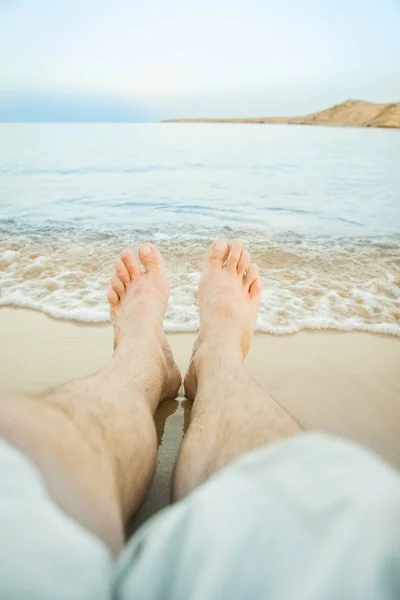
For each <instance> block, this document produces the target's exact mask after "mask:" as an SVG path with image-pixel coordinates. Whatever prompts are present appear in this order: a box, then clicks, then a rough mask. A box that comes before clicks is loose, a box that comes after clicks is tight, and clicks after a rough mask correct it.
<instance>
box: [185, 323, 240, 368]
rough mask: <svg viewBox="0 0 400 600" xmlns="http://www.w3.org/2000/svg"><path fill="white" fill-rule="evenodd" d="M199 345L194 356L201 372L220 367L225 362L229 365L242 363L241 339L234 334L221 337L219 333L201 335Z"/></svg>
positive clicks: (195, 365)
mask: <svg viewBox="0 0 400 600" xmlns="http://www.w3.org/2000/svg"><path fill="white" fill-rule="evenodd" d="M198 343H199V345H198V348H197V350H196V353H195V355H194V356H193V365H194V367H195V369H196V372H197V373H198V374H199V373H200V372H203V371H204V370H206V371H208V370H209V368H210V367H211V368H215V367H216V368H220V367H221V366H222V365H224V364H228V365H229V366H234V365H242V364H243V358H242V351H241V347H240V341H239V340H237V338H236V337H235V336H234V335H229V336H224V337H220V336H218V334H217V333H216V334H214V335H212V336H204V337H203V336H201V335H200V337H199V342H198Z"/></svg>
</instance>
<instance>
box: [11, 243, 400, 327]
mask: <svg viewBox="0 0 400 600" xmlns="http://www.w3.org/2000/svg"><path fill="white" fill-rule="evenodd" d="M137 241H139V240H137ZM124 242H125V240H121V239H119V238H117V237H112V236H107V237H101V236H89V237H87V236H83V237H82V235H81V234H80V235H79V236H75V237H71V234H69V233H68V232H66V233H65V234H63V235H58V236H57V237H55V236H54V237H52V236H48V235H46V236H37V235H36V236H29V235H25V234H18V235H16V234H14V235H8V234H4V232H3V235H2V236H1V237H0V269H1V272H0V306H18V307H24V308H30V309H35V310H40V311H42V312H44V313H46V314H48V315H50V316H51V317H54V318H56V319H68V320H75V321H80V322H86V323H104V322H107V321H108V320H109V310H108V305H107V301H106V292H105V291H106V288H107V286H108V283H109V279H110V275H111V273H112V269H113V263H114V260H115V257H116V256H117V255H118V251H119V250H120V249H121V247H122V245H124ZM205 242H206V241H205V240H202V239H201V240H199V239H193V240H192V241H191V242H189V240H186V242H185V244H184V245H183V244H182V239H179V238H178V237H177V238H176V239H173V238H171V237H170V238H168V237H166V238H164V239H160V240H159V243H160V246H161V249H162V251H163V254H164V255H165V257H166V265H167V270H168V273H169V276H170V279H171V284H172V285H171V287H172V289H171V298H170V303H169V308H168V312H167V315H166V319H165V325H166V329H167V330H168V331H171V332H173V331H195V330H196V329H197V328H198V307H197V299H196V290H197V285H198V281H199V277H200V269H201V264H202V261H203V250H204V247H205ZM263 242H264V244H263V245H262V244H261V239H259V238H258V239H256V238H254V237H253V240H252V242H251V243H250V244H249V249H250V250H251V251H252V253H253V255H254V258H255V260H256V261H257V263H258V264H259V265H260V273H261V278H262V280H263V285H264V288H263V291H262V294H261V309H260V315H259V319H258V322H257V329H258V330H259V331H263V332H268V333H273V334H290V333H294V332H297V331H300V330H302V329H334V330H338V331H353V330H358V331H371V332H374V333H386V334H392V335H400V261H399V256H400V253H399V247H398V246H396V245H394V246H393V245H392V246H384V245H383V246H379V245H376V246H374V245H372V246H371V245H370V244H361V243H359V244H353V245H348V246H340V245H337V246H336V247H333V248H329V246H327V245H315V244H310V243H307V241H304V240H303V242H302V243H301V244H299V243H298V241H296V243H294V244H290V243H288V242H287V240H282V239H273V238H271V239H269V240H265V239H264V240H263ZM135 243H136V240H135Z"/></svg>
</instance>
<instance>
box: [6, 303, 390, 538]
mask: <svg viewBox="0 0 400 600" xmlns="http://www.w3.org/2000/svg"><path fill="white" fill-rule="evenodd" d="M167 337H168V339H169V341H170V344H171V347H172V350H173V352H174V355H175V359H176V361H177V363H178V366H179V368H180V369H181V371H182V373H183V374H184V372H185V370H186V368H187V366H188V363H189V360H190V356H191V351H192V346H193V343H194V340H195V338H196V334H194V333H176V334H168V335H167ZM112 341H113V331H112V327H111V325H110V324H106V323H102V324H95V325H91V324H85V323H70V322H67V321H59V320H56V319H53V318H50V317H48V316H47V315H44V314H42V313H40V312H39V311H32V310H26V309H22V308H2V309H0V391H1V392H2V393H3V395H5V396H6V397H7V391H8V392H13V391H21V392H25V393H34V392H38V391H40V390H42V389H45V388H48V387H52V386H54V385H58V384H60V383H64V382H66V381H68V380H71V379H76V378H81V377H85V376H87V375H89V374H91V373H93V372H95V371H97V370H98V369H100V368H101V367H103V366H104V365H105V364H106V363H107V362H108V361H109V360H110V358H111V357H112V353H113V350H112ZM246 365H247V368H248V371H249V373H250V375H251V376H252V377H253V378H254V379H255V380H256V381H257V382H258V383H259V384H260V386H261V387H262V388H264V389H265V390H266V391H268V393H269V394H270V395H271V396H272V397H273V398H274V399H275V400H276V401H277V402H278V403H279V404H281V405H282V406H283V407H284V408H286V410H288V412H290V413H291V414H292V415H293V416H294V417H295V418H296V419H297V420H298V421H299V422H300V424H301V425H302V426H303V427H304V428H305V429H314V430H319V431H323V432H325V433H330V434H333V435H337V436H341V437H344V438H347V439H350V440H353V441H355V442H358V443H360V444H362V445H364V446H365V447H367V448H370V449H371V450H373V451H374V452H375V453H377V454H378V455H380V456H381V457H383V458H384V459H385V460H387V461H388V462H389V463H391V464H392V465H394V466H396V467H397V468H399V469H400V377H399V373H400V339H399V338H398V337H397V336H392V335H384V334H373V333H368V332H339V331H310V332H307V331H302V332H300V333H296V334H290V335H271V334H263V333H257V334H256V335H255V336H254V340H253V344H252V348H251V350H250V353H249V356H248V358H247V360H246ZM189 415H190V403H189V402H188V401H186V400H185V399H184V397H183V390H182V388H181V391H180V394H179V397H178V398H177V399H176V400H172V401H169V402H164V403H162V404H161V405H160V407H159V409H158V411H157V414H156V419H155V420H156V425H157V431H158V438H159V452H158V461H157V471H156V475H155V477H154V480H153V483H152V487H151V489H150V492H149V494H148V497H147V500H146V502H145V503H144V505H143V507H142V508H141V510H140V511H139V512H138V514H137V515H136V517H135V519H134V521H133V523H132V525H131V529H130V530H132V528H133V529H134V528H136V527H137V526H138V525H140V523H142V522H143V521H144V520H145V519H146V518H147V517H149V516H150V515H152V514H154V513H155V512H157V511H158V510H159V509H160V508H162V507H163V506H165V505H166V504H168V503H169V500H170V480H171V473H172V470H173V467H174V464H175V460H176V456H177V454H178V451H179V446H180V442H181V439H182V436H183V431H184V428H185V427H186V426H187V423H188V421H189Z"/></svg>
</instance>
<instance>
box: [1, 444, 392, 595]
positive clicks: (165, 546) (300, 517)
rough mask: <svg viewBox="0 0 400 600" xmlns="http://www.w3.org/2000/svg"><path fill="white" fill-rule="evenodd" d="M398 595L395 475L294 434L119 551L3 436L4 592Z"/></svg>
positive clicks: (373, 461) (360, 456)
mask: <svg viewBox="0 0 400 600" xmlns="http://www.w3.org/2000/svg"><path fill="white" fill-rule="evenodd" d="M328 598H329V599H335V600H336V599H338V600H347V599H349V600H356V599H360V600H361V599H362V600H386V599H391V600H392V599H393V600H395V599H397V600H398V599H399V598H400V476H399V474H398V473H397V472H396V471H395V470H394V469H392V468H391V467H389V466H388V465H386V464H385V463H383V462H382V461H381V460H380V459H378V458H377V457H375V456H374V455H372V454H370V453H369V452H367V451H365V450H363V449H361V448H359V447H357V446H356V445H354V444H350V443H348V442H344V441H342V440H339V439H335V438H330V437H328V436H325V435H320V434H315V433H305V434H300V435H298V436H296V437H293V438H291V439H288V440H282V441H279V442H276V443H274V444H271V445H270V446H267V447H265V448H261V449H259V450H255V451H253V452H251V453H249V454H248V455H246V456H243V457H242V458H240V459H238V460H236V461H235V462H233V463H232V464H231V465H229V466H228V467H226V468H224V469H223V470H221V471H220V472H218V473H217V474H216V475H214V476H213V477H212V478H211V479H210V480H209V481H208V482H207V483H206V484H204V485H203V486H201V487H200V488H198V489H197V490H196V491H194V492H193V493H191V494H190V495H188V496H187V498H185V500H183V501H181V502H179V503H177V504H175V505H174V506H172V507H168V508H166V509H164V510H163V511H161V512H160V513H159V514H157V515H156V516H155V517H153V518H152V519H150V520H149V521H148V522H147V523H146V524H145V525H144V526H143V527H142V528H141V529H140V530H139V531H138V532H137V533H136V534H135V535H134V536H133V538H132V539H131V540H130V542H129V543H128V544H127V546H126V548H125V549H124V551H123V552H122V553H121V555H120V557H119V558H118V560H117V561H113V559H112V558H111V555H110V553H109V552H108V550H107V548H106V547H105V545H104V544H103V543H102V542H101V541H100V540H98V539H97V538H96V537H95V536H94V535H93V534H91V533H89V532H88V531H87V530H86V529H84V528H83V527H81V526H80V525H78V524H77V523H76V522H75V521H73V520H72V519H71V518H70V517H69V516H68V515H66V514H65V513H64V512H63V511H62V510H61V509H60V508H59V507H58V506H56V505H55V504H54V503H53V502H52V500H51V498H50V497H49V496H48V494H47V491H46V487H45V484H44V480H43V478H42V476H41V474H40V472H39V471H38V470H37V468H36V467H35V466H34V465H33V464H32V463H31V462H30V461H29V460H28V459H27V458H26V457H25V456H24V455H23V454H22V453H20V452H19V451H18V450H16V449H15V448H13V447H12V446H10V445H9V444H8V443H6V442H4V441H0V599H1V600H25V599H26V600H64V599H65V600H103V599H110V600H111V599H113V600H134V599H138V600H167V599H168V600H169V599H171V600H175V599H176V600H178V599H179V600H217V599H218V600H235V599H238V600H239V599H240V600H242V599H243V600H257V599H273V600H278V599H279V600H291V599H296V600H317V599H318V600H321V599H328Z"/></svg>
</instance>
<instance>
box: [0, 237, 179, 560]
mask: <svg viewBox="0 0 400 600" xmlns="http://www.w3.org/2000/svg"><path fill="white" fill-rule="evenodd" d="M139 258H140V260H141V262H142V265H143V266H144V268H145V271H144V272H143V271H142V270H141V268H140V267H139V265H138V263H137V262H136V260H135V257H134V255H133V253H132V251H130V250H128V251H125V252H124V253H123V254H122V257H121V259H120V260H118V261H117V263H116V274H115V276H114V278H113V280H112V287H111V288H109V290H108V299H109V302H110V305H111V317H112V322H113V326H114V333H115V341H114V347H115V352H114V356H113V358H112V360H111V362H110V363H109V364H108V365H107V366H106V367H105V368H104V369H103V370H101V371H100V372H99V373H97V374H95V375H93V376H90V377H88V378H86V379H82V380H79V381H74V382H71V383H67V384H65V385H61V386H60V387H57V388H55V389H52V390H48V391H47V392H45V393H43V394H40V395H37V396H32V397H23V396H16V397H15V398H12V399H10V398H4V399H3V400H2V401H1V402H0V435H2V436H3V437H4V438H5V439H7V440H8V441H10V442H11V443H12V444H14V445H15V446H16V447H18V448H20V449H21V450H22V451H23V452H24V453H25V454H27V455H28V456H29V458H30V459H31V460H32V461H33V462H34V463H36V465H37V466H38V467H39V469H40V471H41V472H42V474H43V477H44V479H45V483H46V486H47V488H48V491H49V493H50V495H51V496H52V498H53V499H54V500H55V501H56V502H57V503H58V504H59V505H60V506H61V507H62V508H63V509H64V510H65V512H67V513H68V514H69V515H71V516H72V517H73V518H74V519H75V520H77V521H78V522H79V523H81V524H82V525H84V526H85V527H87V528H88V529H89V530H91V531H92V532H93V533H95V534H96V535H97V536H99V537H100V538H101V539H103V540H104V541H105V542H106V543H107V544H108V545H109V547H110V548H111V549H112V551H113V552H114V553H116V552H118V551H119V550H120V548H121V547H122V544H123V539H124V535H123V526H124V523H126V522H127V520H128V519H129V518H130V516H131V515H132V514H133V512H134V511H135V510H136V509H137V507H138V506H139V504H140V503H141V501H142V500H143V497H144V495H145V493H146V490H147V487H148V485H149V483H150V481H151V477H152V475H153V471H154V467H155V459H156V451H157V441H156V432H155V427H154V421H153V415H154V413H155V410H156V408H157V406H158V404H159V402H160V401H161V400H162V399H164V398H172V397H175V396H176V395H177V393H178V390H179V386H180V383H181V376H180V373H179V371H178V369H177V367H176V365H175V363H174V360H173V357H172V353H171V350H170V348H169V346H168V342H167V341H166V338H165V335H164V331H163V317H164V314H165V310H166V306H167V302H168V295H169V285H168V281H167V280H166V277H165V275H164V273H163V270H162V266H161V256H160V254H159V252H158V250H157V249H156V248H154V247H153V246H150V245H149V244H145V245H143V246H142V247H141V248H140V249H139Z"/></svg>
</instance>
